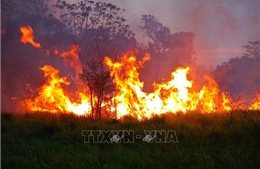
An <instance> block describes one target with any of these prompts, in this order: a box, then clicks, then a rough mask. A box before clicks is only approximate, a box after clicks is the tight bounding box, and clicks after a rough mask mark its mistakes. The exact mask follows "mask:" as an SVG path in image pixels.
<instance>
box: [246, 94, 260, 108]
mask: <svg viewBox="0 0 260 169" xmlns="http://www.w3.org/2000/svg"><path fill="white" fill-rule="evenodd" d="M248 109H249V110H260V93H258V94H257V95H256V98H255V99H254V100H253V103H252V104H251V105H250V106H249V108H248Z"/></svg>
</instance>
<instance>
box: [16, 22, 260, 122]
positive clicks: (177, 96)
mask: <svg viewBox="0 0 260 169" xmlns="http://www.w3.org/2000/svg"><path fill="white" fill-rule="evenodd" d="M20 30H21V32H22V34H23V36H22V38H21V42H22V43H31V44H32V45H33V46H34V47H36V48H40V47H41V45H40V44H39V43H36V42H34V36H33V30H32V28H31V27H30V26H27V27H21V29H20ZM79 51H80V49H79V47H78V46H76V45H72V46H71V47H70V49H69V50H68V51H64V50H61V49H58V48H57V47H56V48H55V49H54V50H53V51H52V52H53V54H55V55H59V56H60V57H62V58H63V59H64V64H65V65H68V66H70V67H72V68H73V69H74V70H75V72H76V75H78V74H79V73H81V71H82V64H81V63H80V59H79V55H78V52H79ZM50 52H51V50H47V51H46V54H47V55H49V54H50ZM136 52H137V51H136V50H132V51H129V52H127V53H125V54H123V55H122V56H121V57H120V58H119V60H118V61H113V60H112V59H111V58H109V57H105V58H104V65H105V66H106V67H107V69H109V70H110V76H111V78H112V80H113V83H114V85H115V87H116V91H115V92H114V93H113V96H112V102H113V104H112V105H111V102H106V101H104V102H103V103H102V109H103V111H105V112H111V113H112V112H116V114H117V118H121V117H123V116H125V115H131V116H134V117H136V118H138V119H140V120H141V119H145V118H151V117H152V116H153V115H159V114H163V113H167V112H172V113H175V112H184V113H185V112H187V111H194V110H196V111H200V112H202V113H212V112H226V111H231V110H233V109H244V108H243V106H244V105H242V104H241V103H236V102H235V101H234V100H232V98H231V96H230V95H229V94H228V93H224V92H222V91H221V90H220V89H219V86H218V84H217V83H216V82H215V81H214V80H213V79H212V78H211V77H209V76H205V77H204V78H205V79H206V81H207V83H206V84H205V85H204V86H202V88H201V89H200V90H198V91H194V90H193V84H194V83H195V82H194V81H192V80H191V79H188V77H187V76H188V74H189V73H190V71H192V69H191V68H190V67H180V68H177V69H176V70H175V71H173V72H172V73H171V75H170V77H169V80H168V81H163V82H161V83H154V84H153V87H154V90H153V92H150V93H147V92H144V91H143V87H144V82H142V81H141V80H140V79H139V69H140V68H142V67H143V66H144V64H145V62H147V61H149V60H150V55H149V54H145V56H144V57H143V58H142V59H141V60H138V59H137V58H136V56H135V53H136ZM40 70H41V71H42V72H43V73H44V79H45V83H44V84H43V85H42V86H41V87H39V88H38V89H36V90H35V91H33V90H32V89H31V86H30V84H27V85H26V89H27V90H28V91H30V92H32V93H35V95H34V97H32V98H29V99H26V100H24V101H23V104H22V105H23V107H24V108H25V110H26V111H48V112H53V113H57V112H72V113H75V114H77V115H89V114H91V112H92V110H91V109H92V108H93V107H92V106H91V98H90V97H94V98H93V100H95V99H97V98H95V97H96V96H95V95H94V96H90V94H89V90H88V88H87V87H86V85H84V84H83V83H82V81H80V80H79V78H75V79H73V80H74V82H75V84H76V85H77V91H74V92H73V91H69V90H68V88H69V86H70V84H71V82H70V81H69V80H68V79H67V77H60V76H59V70H57V69H55V68H53V67H52V66H49V65H45V66H43V67H42V68H40ZM110 101H111V100H110ZM241 105H242V106H241ZM248 109H250V110H259V109H260V94H258V95H257V97H256V99H255V100H254V101H253V102H252V104H251V105H250V106H249V107H248Z"/></svg>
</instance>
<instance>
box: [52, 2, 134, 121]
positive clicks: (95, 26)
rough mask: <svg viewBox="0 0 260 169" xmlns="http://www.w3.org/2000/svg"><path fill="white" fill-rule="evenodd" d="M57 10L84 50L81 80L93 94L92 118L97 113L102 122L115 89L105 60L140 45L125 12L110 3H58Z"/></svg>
mask: <svg viewBox="0 0 260 169" xmlns="http://www.w3.org/2000/svg"><path fill="white" fill-rule="evenodd" d="M55 8H56V10H57V11H56V12H59V14H60V15H59V20H60V21H61V22H62V23H63V24H64V25H66V29H68V30H70V32H71V36H72V40H73V43H74V44H76V45H77V46H78V47H79V49H80V50H79V51H78V53H79V57H80V60H81V64H82V73H81V74H80V77H81V79H83V80H84V81H85V82H86V84H87V86H88V88H89V91H90V97H91V105H92V117H94V113H95V114H96V115H95V117H96V118H101V105H102V102H103V100H104V99H105V98H106V97H107V96H108V95H110V94H111V92H112V91H113V90H112V89H114V88H113V85H112V80H111V78H110V72H109V71H108V70H107V69H106V68H105V67H104V65H103V58H104V57H105V56H110V57H114V59H116V58H117V56H118V55H120V54H121V53H122V52H123V51H126V50H127V49H129V48H132V47H135V44H136V42H135V39H134V34H133V33H132V32H131V31H130V30H129V25H127V24H126V19H124V18H123V17H121V16H120V15H121V13H122V12H124V10H123V9H120V8H119V7H117V6H115V5H112V4H110V3H104V2H94V1H91V0H80V1H78V2H77V3H74V4H68V3H66V2H65V1H60V0H58V1H57V3H56V5H55ZM94 110H95V111H94Z"/></svg>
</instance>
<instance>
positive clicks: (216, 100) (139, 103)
mask: <svg viewBox="0 0 260 169" xmlns="http://www.w3.org/2000/svg"><path fill="white" fill-rule="evenodd" d="M148 58H149V55H146V56H145V57H144V58H143V60H141V61H140V62H138V61H137V59H136V57H135V56H134V55H133V54H131V53H128V54H125V55H123V56H122V57H121V58H120V60H119V61H117V62H113V61H112V60H111V59H110V58H108V57H106V58H105V59H104V63H105V65H107V66H108V67H109V68H110V69H111V76H113V77H114V78H113V80H114V83H115V85H116V88H117V94H116V96H115V97H114V99H115V102H116V103H117V106H116V110H117V113H118V114H117V115H118V118H120V117H122V116H124V115H127V114H128V115H132V116H135V117H137V118H139V119H142V118H145V117H146V118H150V117H152V116H153V115H154V114H162V113H167V112H178V111H181V112H186V111H191V110H200V111H201V112H207V113H210V112H215V111H229V110H230V107H229V102H231V100H228V99H227V98H226V95H225V94H224V93H221V92H220V90H219V87H218V85H217V83H216V82H215V81H214V80H213V79H211V78H210V77H208V76H206V77H205V78H206V80H207V81H208V83H207V84H205V85H204V86H203V87H202V89H201V90H200V91H199V92H190V90H189V89H191V88H192V84H193V82H192V81H191V80H188V79H187V74H188V72H189V70H190V68H189V67H186V68H178V69H177V70H176V71H174V72H172V73H171V79H170V80H169V81H167V82H163V83H160V84H157V83H154V92H151V93H145V92H143V82H141V81H140V79H139V73H138V69H139V68H141V67H142V66H143V64H144V63H145V61H147V60H148ZM222 103H223V105H222Z"/></svg>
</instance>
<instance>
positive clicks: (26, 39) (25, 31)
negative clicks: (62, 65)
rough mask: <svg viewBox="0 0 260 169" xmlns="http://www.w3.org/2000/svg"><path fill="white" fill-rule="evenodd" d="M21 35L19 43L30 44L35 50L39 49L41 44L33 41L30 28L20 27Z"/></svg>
mask: <svg viewBox="0 0 260 169" xmlns="http://www.w3.org/2000/svg"><path fill="white" fill-rule="evenodd" d="M20 31H21V33H22V37H21V42H22V43H24V44H26V43H30V44H31V45H33V46H34V47H35V48H41V44H40V43H37V42H35V41H34V36H33V29H32V27H31V26H29V25H28V26H22V27H20Z"/></svg>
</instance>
